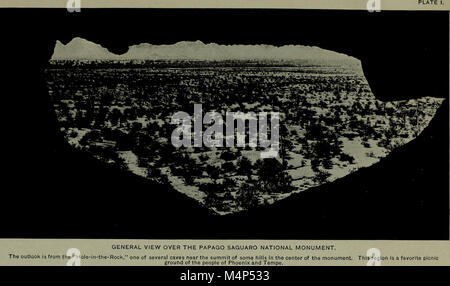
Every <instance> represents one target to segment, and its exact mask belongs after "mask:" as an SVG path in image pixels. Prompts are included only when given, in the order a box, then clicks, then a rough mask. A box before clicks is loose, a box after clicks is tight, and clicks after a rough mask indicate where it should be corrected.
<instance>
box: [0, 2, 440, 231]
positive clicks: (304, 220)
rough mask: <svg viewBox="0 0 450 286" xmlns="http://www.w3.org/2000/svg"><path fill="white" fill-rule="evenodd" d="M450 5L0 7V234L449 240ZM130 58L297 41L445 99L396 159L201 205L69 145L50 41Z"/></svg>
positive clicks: (376, 84)
mask: <svg viewBox="0 0 450 286" xmlns="http://www.w3.org/2000/svg"><path fill="white" fill-rule="evenodd" d="M448 20H449V19H448V12H426V13H425V12H381V13H369V12H366V11H351V12H350V11H305V10H290V11H288V10H203V9H198V10H189V9H187V10H97V9H92V10H89V9H82V12H81V13H73V14H70V13H68V12H67V11H66V10H65V9H57V10H51V9H34V10H31V9H30V10H25V9H22V10H19V9H2V10H0V24H1V26H2V27H3V29H2V32H1V34H2V37H1V46H2V50H3V51H2V54H3V55H4V57H3V59H2V65H1V70H2V74H3V75H2V78H3V80H4V83H3V84H2V86H1V87H0V94H1V97H2V105H1V108H2V109H1V111H2V112H1V114H2V117H4V118H2V121H1V122H2V123H1V124H2V126H1V127H2V129H1V132H2V135H3V136H2V140H1V150H2V151H3V152H2V156H1V158H2V160H1V162H2V165H3V168H2V171H1V174H2V176H1V179H2V188H1V191H0V196H1V197H0V202H1V208H0V220H1V226H0V227H1V229H0V236H1V237H33V238H38V237H48V238H49V237H58V238H64V237H71V238H207V239H213V238H219V239H238V238H258V239H307V238H311V239H448V238H449V208H448V207H449V185H448V182H449V178H448V174H449V167H448V166H449V165H448V163H449V153H448V151H449V142H448V137H449V133H448V132H449V126H448V122H449V121H448V120H449V114H448V94H449V91H448V86H449V73H448V67H449V66H448V63H449V58H448V51H449V47H448V43H449V38H448V37H449V28H448ZM76 36H79V37H83V38H86V39H88V40H90V41H93V42H95V43H98V44H101V45H103V46H104V47H107V48H108V49H109V50H110V51H112V52H115V53H124V52H126V51H127V48H128V46H130V45H132V44H138V43H142V42H149V43H153V44H161V43H165V44H170V43H175V42H178V41H182V40H185V41H195V40H201V41H203V42H205V43H209V42H217V43H220V44H273V45H284V44H302V45H317V46H319V47H321V48H325V49H330V50H334V51H338V52H343V53H346V54H348V55H351V56H354V57H357V58H359V59H361V61H362V64H363V68H364V73H365V75H366V77H367V79H368V81H369V84H370V86H371V89H372V91H373V93H374V94H375V96H376V97H377V98H379V99H381V100H385V101H388V100H397V99H406V98H417V97H422V96H437V97H443V98H446V99H447V100H446V101H445V102H444V103H443V105H442V107H441V108H440V109H439V110H438V112H437V114H436V116H435V118H434V119H433V121H432V122H431V123H430V125H429V127H427V129H426V130H425V131H424V132H423V133H422V134H421V135H420V136H419V137H418V138H417V139H416V140H414V141H412V142H410V143H408V144H406V145H405V146H402V147H400V148H398V149H396V150H395V151H394V152H393V153H392V154H391V155H390V156H389V157H388V158H385V159H383V160H381V161H380V163H378V164H376V165H374V166H371V167H369V168H365V169H362V170H360V171H358V172H356V173H353V174H351V175H349V176H347V177H345V178H342V179H340V180H337V181H335V182H333V183H329V184H326V185H322V186H319V187H316V188H313V189H310V190H308V191H305V192H303V193H301V194H296V195H293V196H292V197H291V198H290V199H288V200H284V201H281V202H278V203H276V204H274V205H272V206H269V207H262V208H260V209H256V210H253V211H250V212H249V213H245V214H234V215H228V216H224V217H218V216H212V215H210V214H209V212H208V211H207V210H205V209H203V208H201V207H200V206H199V205H198V204H197V203H196V202H195V201H194V200H191V199H189V198H186V197H184V196H183V195H181V194H179V193H177V192H175V191H170V190H166V189H164V188H163V187H160V186H156V185H154V184H152V183H151V182H149V181H147V180H145V179H144V178H140V177H138V176H136V175H133V174H130V173H121V172H120V171H118V170H116V169H114V168H112V167H109V166H107V165H104V164H102V163H100V162H98V161H96V160H95V159H93V158H91V157H89V156H87V155H85V154H83V153H80V152H77V151H74V150H72V149H71V148H70V147H69V146H68V144H67V143H66V142H65V140H64V139H63V138H62V136H61V134H60V133H59V131H58V127H57V122H56V118H55V114H54V112H53V108H52V106H51V103H50V98H49V95H48V93H47V88H46V84H45V78H44V74H43V71H44V69H45V67H46V64H47V62H48V60H49V58H50V57H51V55H52V53H53V47H54V44H55V42H56V40H58V39H59V40H61V41H63V42H64V43H67V42H68V41H70V40H71V39H72V38H73V37H76Z"/></svg>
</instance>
